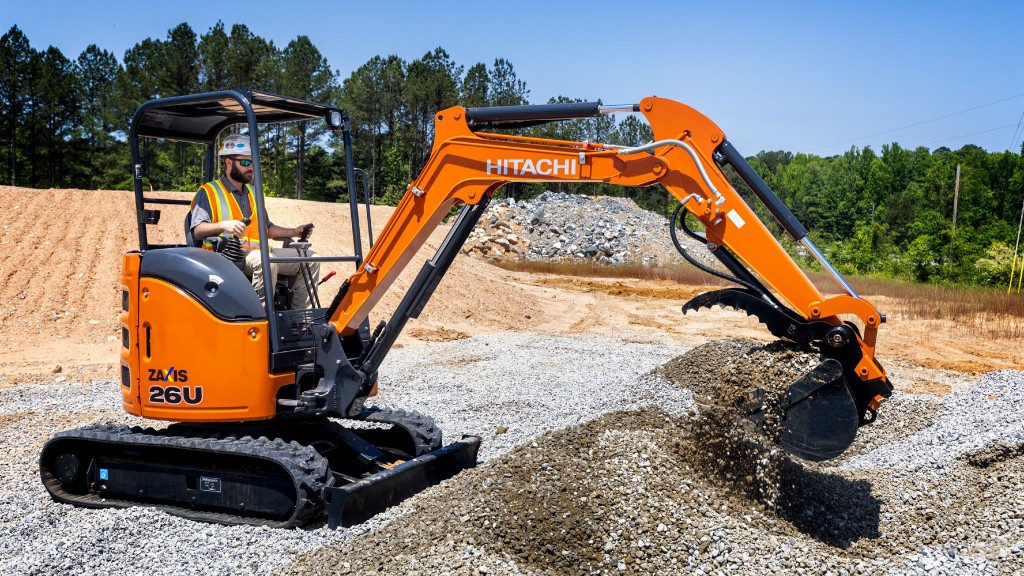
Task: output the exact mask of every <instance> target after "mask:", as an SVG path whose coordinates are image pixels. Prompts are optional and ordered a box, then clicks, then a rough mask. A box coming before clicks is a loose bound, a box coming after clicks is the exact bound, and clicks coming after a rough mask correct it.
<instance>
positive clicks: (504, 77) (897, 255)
mask: <svg viewBox="0 0 1024 576" xmlns="http://www.w3.org/2000/svg"><path fill="white" fill-rule="evenodd" d="M241 87H253V88H257V89H260V90H265V91H268V92H275V93H280V94H286V95H289V96H295V97H299V98H303V99H307V100H312V101H319V102H327V103H337V104H339V105H341V106H343V107H344V108H346V110H347V111H348V113H349V116H350V117H351V120H352V135H353V145H354V153H355V164H356V166H357V167H360V168H362V169H364V170H365V173H366V175H367V187H368V189H369V192H370V193H371V194H372V195H373V196H374V197H375V198H376V199H377V200H378V201H381V202H385V203H392V204H394V203H396V202H397V201H398V199H399V198H400V197H401V195H402V194H403V193H404V191H405V187H406V185H407V184H408V183H409V182H410V181H411V180H412V179H413V178H414V177H415V176H416V174H417V173H418V171H419V170H420V168H421V167H422V165H423V163H424V162H425V161H426V159H427V157H428V156H429V153H430V147H431V143H432V139H433V132H432V131H433V115H434V113H435V112H436V111H437V110H441V109H443V108H447V107H449V106H452V105H455V104H461V105H463V106H467V107H474V106H501V105H519V104H526V103H528V102H529V99H530V91H529V89H528V87H527V84H526V82H525V81H524V80H522V79H521V78H519V77H518V76H517V74H516V72H515V69H514V67H513V65H512V63H511V62H509V61H508V60H506V59H503V58H497V59H495V61H494V62H493V63H492V64H490V65H486V64H484V63H475V64H472V65H470V66H468V67H466V66H463V65H460V64H458V63H456V62H454V61H453V60H452V59H451V57H450V56H449V55H448V53H447V52H446V51H445V50H444V49H443V48H440V47H438V48H436V49H434V50H432V51H430V52H428V53H427V54H424V55H423V56H422V57H421V58H418V59H416V60H413V61H411V62H410V61H406V60H404V59H402V58H400V57H398V56H395V55H390V56H374V57H373V58H371V59H370V60H369V61H367V62H366V63H365V64H363V65H362V66H360V67H359V68H358V69H357V70H354V71H352V72H351V73H350V74H349V75H348V76H347V77H345V78H343V79H342V78H341V75H340V74H339V73H338V72H336V71H332V69H331V67H330V65H329V63H328V62H327V59H326V58H325V57H324V56H323V54H322V53H321V52H320V51H319V49H318V48H317V47H316V46H315V45H314V44H313V43H312V41H311V40H310V39H309V38H308V37H306V36H298V37H297V38H295V39H294V40H292V41H290V42H289V43H288V44H287V45H285V46H283V47H278V46H277V45H276V44H275V43H274V42H273V41H271V40H267V39H264V38H262V37H260V36H258V35H256V34H254V33H253V32H252V31H251V30H249V28H248V27H246V26H245V25H244V24H234V25H232V26H231V27H230V29H228V28H227V27H226V26H225V25H224V24H223V23H221V22H218V23H217V24H216V25H214V26H213V27H211V28H210V29H209V30H207V31H206V32H205V33H203V34H201V35H197V34H196V32H195V31H194V30H193V29H192V28H191V27H190V26H189V25H188V24H186V23H182V24H179V25H178V26H175V27H174V28H172V29H170V30H169V31H168V32H167V36H166V37H165V38H161V39H153V38H147V39H145V40H142V41H141V42H139V43H137V44H136V45H134V46H133V47H132V48H130V49H129V50H127V51H126V52H125V54H124V55H123V57H121V58H120V59H118V58H117V57H116V56H115V55H114V54H112V53H111V52H109V51H107V50H104V49H102V48H100V47H99V46H97V45H95V44H94V45H90V46H88V47H87V48H86V49H85V50H84V51H83V52H82V53H81V54H79V55H78V56H77V57H76V58H75V59H73V60H71V59H68V58H67V57H66V56H65V55H64V54H62V53H61V51H60V50H59V49H57V48H55V47H53V46H50V47H48V48H46V49H45V50H37V49H35V48H33V47H32V46H31V45H30V42H29V40H28V38H27V37H26V36H25V35H24V34H23V33H22V31H21V30H20V29H19V28H18V27H17V26H12V27H11V29H10V30H8V31H7V33H5V34H4V35H3V36H2V37H0V153H2V155H3V156H2V161H0V182H3V183H5V184H8V183H9V184H10V185H12V186H27V187H35V188H48V187H62V188H85V189H128V188H130V187H131V185H132V181H131V171H130V167H129V164H130V159H129V153H128V146H127V142H126V131H127V127H128V125H129V121H130V119H131V116H132V114H133V113H134V112H135V109H136V108H137V107H138V106H139V105H140V104H142V103H143V102H145V101H147V100H150V99H153V98H157V97H164V96H175V95H182V94H192V93H196V92H207V91H214V90H222V89H228V88H241ZM579 101H582V100H581V99H578V98H571V97H567V96H556V97H552V98H549V99H548V100H547V102H548V103H567V102H579ZM519 133H521V134H526V135H530V136H536V137H543V138H555V139H561V140H574V141H584V140H586V141H592V142H606V143H612V144H621V145H630V146H633V145H639V144H642V143H645V142H648V141H650V139H651V130H650V127H649V126H648V125H647V124H646V123H644V122H643V121H641V120H639V119H638V118H636V117H635V116H633V115H629V116H625V117H624V118H623V119H622V120H619V121H617V120H616V119H615V118H614V117H612V116H603V117H600V118H588V119H581V120H574V121H569V122H560V123H553V124H546V125H542V126H537V127H533V128H529V129H527V130H521V131H520V132H519ZM142 144H143V147H142V150H141V152H142V155H143V166H144V174H143V176H144V181H145V184H146V186H148V187H149V188H151V189H160V190H195V189H197V188H198V186H199V185H200V184H202V180H203V156H202V151H201V150H200V149H199V147H198V146H195V145H189V144H180V143H175V142H164V141H153V140H150V139H146V140H144V141H143V143H142ZM260 146H261V152H262V154H263V168H264V182H265V186H266V188H267V191H268V193H270V194H273V195H278V196H291V197H296V198H305V199H311V200H321V201H338V200H342V199H347V195H348V193H349V190H347V184H346V182H347V179H346V178H345V174H344V163H343V162H341V161H340V154H341V150H340V146H336V145H335V143H333V142H330V141H329V140H328V139H327V138H326V137H325V127H324V126H323V125H322V123H321V122H302V123H295V124H292V125H286V126H281V125H272V126H265V127H263V128H262V129H261V143H260ZM749 160H750V162H751V163H752V165H753V166H754V168H755V169H756V170H757V171H758V172H759V173H760V174H761V176H762V177H763V178H764V179H765V180H766V182H767V183H768V184H769V185H770V186H771V187H772V188H773V189H774V190H775V191H776V192H777V193H778V194H779V196H780V197H782V199H783V200H784V201H785V202H786V203H787V205H789V206H790V208H791V209H792V210H793V212H794V214H795V215H796V216H797V217H798V218H799V219H800V220H801V221H802V222H803V223H804V224H805V225H807V227H808V228H809V229H811V230H812V238H813V239H814V240H815V241H816V242H817V243H818V244H819V246H822V247H823V248H824V249H825V251H826V253H827V255H828V256H829V258H830V259H831V260H832V261H833V263H834V264H836V265H837V267H838V268H839V269H840V270H841V271H843V272H846V273H860V274H878V275H884V276H890V277H897V278H905V279H912V280H918V281H929V282H949V283H969V284H993V285H1003V286H1005V285H1006V283H1007V282H1008V281H1009V275H1010V269H1011V263H1012V259H1013V249H1014V245H1015V243H1016V235H1017V223H1018V221H1019V217H1020V213H1021V212H1020V210H1021V205H1022V202H1024V159H1022V154H1020V153H1013V152H998V153H988V152H986V151H984V150H982V149H981V148H978V147H977V146H971V145H968V146H965V147H963V148H961V149H959V150H955V151H954V150H949V149H947V148H938V149H936V150H929V149H927V148H924V147H919V148H917V149H915V150H907V149H904V148H901V147H900V146H899V145H898V144H896V143H893V144H890V145H885V146H883V147H882V149H881V153H876V152H875V151H873V150H872V149H871V148H870V147H865V148H862V149H859V148H856V147H853V148H851V149H850V150H848V151H847V152H845V153H844V154H841V155H837V156H833V157H827V158H823V157H818V156H814V155H807V154H795V155H794V154H792V153H790V152H785V151H763V152H761V153H759V154H757V155H756V156H755V157H752V158H749ZM958 166H959V167H960V178H959V191H958V194H957V193H956V192H955V188H956V180H957V178H956V172H957V167H958ZM730 179H731V180H733V181H734V184H737V188H738V189H740V188H741V185H739V183H738V179H737V178H735V175H732V174H730ZM551 187H553V188H554V189H556V190H560V191H563V192H569V193H587V194H602V195H615V196H624V195H625V196H629V197H631V198H634V199H635V200H636V201H637V203H638V204H640V205H641V206H643V207H645V208H647V209H651V210H654V211H658V212H661V213H663V214H667V213H668V212H669V211H670V210H671V209H672V207H673V205H672V201H671V199H670V198H668V197H667V195H666V194H665V193H664V192H663V191H661V190H660V189H657V188H652V189H640V190H636V189H621V188H619V187H615V186H610V185H599V184H573V183H561V184H550V185H545V184H514V185H508V186H506V187H505V188H504V189H503V190H504V192H503V193H505V194H508V195H512V196H515V197H519V198H530V197H533V196H535V195H537V194H539V193H541V192H543V191H544V190H545V189H547V188H551ZM954 196H958V198H957V200H956V206H957V210H956V216H955V220H954V210H953V205H954ZM751 204H752V205H754V206H755V209H757V210H759V211H760V212H759V213H760V215H761V217H762V219H763V220H764V221H765V222H767V223H770V225H771V226H773V227H774V226H775V225H774V223H772V218H771V216H770V215H769V214H767V212H765V211H764V210H762V209H760V208H758V206H759V203H758V202H757V201H756V200H755V201H752V202H751ZM787 246H788V247H789V248H790V249H791V252H792V254H793V255H794V256H795V257H797V258H798V259H809V257H807V256H806V255H804V254H803V253H802V252H801V251H800V247H799V246H797V245H793V244H792V243H787ZM808 265H809V266H813V263H811V262H809V261H808Z"/></svg>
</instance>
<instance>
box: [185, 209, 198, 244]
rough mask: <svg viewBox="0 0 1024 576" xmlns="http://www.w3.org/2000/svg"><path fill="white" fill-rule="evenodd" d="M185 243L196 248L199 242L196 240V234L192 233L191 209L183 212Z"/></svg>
mask: <svg viewBox="0 0 1024 576" xmlns="http://www.w3.org/2000/svg"><path fill="white" fill-rule="evenodd" d="M185 245H186V246H192V247H193V248H198V247H199V244H198V243H197V242H196V235H195V234H193V233H192V211H191V210H189V211H188V212H186V213H185Z"/></svg>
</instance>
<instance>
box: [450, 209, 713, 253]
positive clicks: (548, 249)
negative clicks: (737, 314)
mask: <svg viewBox="0 0 1024 576" xmlns="http://www.w3.org/2000/svg"><path fill="white" fill-rule="evenodd" d="M679 236H680V243H682V244H683V246H684V247H685V248H686V249H687V251H688V252H689V253H690V254H691V255H692V256H694V257H695V258H697V259H698V260H699V261H701V262H703V263H705V264H711V263H713V261H714V257H713V256H712V255H711V254H710V253H709V252H708V250H707V248H705V246H704V245H703V244H702V243H700V242H697V241H695V240H693V239H692V238H689V237H688V236H685V235H684V234H682V233H681V232H680V234H679ZM462 252H463V253H464V254H469V255H471V256H477V257H483V258H489V259H500V260H548V261H591V262H596V263H599V264H646V265H650V266H664V265H669V264H682V263H684V262H685V261H684V260H683V258H682V256H680V255H679V253H678V252H677V251H676V249H675V246H673V245H672V239H671V237H670V235H669V229H668V219H666V218H665V217H663V216H660V215H658V214H655V213H653V212H648V211H646V210H644V209H642V208H640V207H639V206H637V205H636V202H634V201H633V200H631V199H629V198H613V197H607V196H604V197H591V196H583V195H579V194H565V193H560V192H550V191H548V192H545V193H543V194H541V195H540V196H537V197H536V198H534V199H532V200H527V201H520V202H517V201H516V200H515V199H509V198H506V199H503V200H500V201H497V202H495V203H493V204H491V206H490V207H489V208H488V210H487V212H486V213H485V214H484V216H483V217H482V218H481V219H480V222H479V224H477V227H476V229H474V230H473V232H472V234H471V235H470V237H469V239H468V240H467V241H466V244H465V246H463V249H462Z"/></svg>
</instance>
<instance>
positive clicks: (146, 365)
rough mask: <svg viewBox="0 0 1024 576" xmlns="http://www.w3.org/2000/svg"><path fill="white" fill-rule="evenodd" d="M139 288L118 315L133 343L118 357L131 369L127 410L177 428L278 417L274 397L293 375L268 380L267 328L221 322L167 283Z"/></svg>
mask: <svg viewBox="0 0 1024 576" xmlns="http://www.w3.org/2000/svg"><path fill="white" fill-rule="evenodd" d="M133 256H134V259H135V260H136V261H137V260H138V255H137V254H136V255H131V254H129V255H127V256H126V257H125V262H126V265H125V268H126V274H125V279H126V281H131V280H133V278H132V277H131V275H130V274H129V273H128V272H129V271H130V270H129V260H131V259H132V257H133ZM134 269H135V270H136V271H137V269H138V264H137V263H136V264H134ZM136 274H137V272H136ZM137 286H138V288H137V289H136V290H129V293H130V294H131V298H132V302H131V303H130V310H129V312H128V313H127V314H122V318H123V319H125V320H127V322H126V323H127V325H128V326H129V330H130V333H131V335H132V337H131V342H130V348H129V349H128V350H122V353H121V357H122V363H125V364H127V365H128V366H129V367H130V369H131V387H130V388H124V387H122V396H123V404H124V408H125V410H127V411H128V412H130V413H132V414H135V415H138V416H143V417H145V418H154V419H158V420H173V421H177V422H190V421H194V422H232V421H243V420H260V419H268V418H273V417H274V416H275V415H276V413H277V406H276V398H277V392H278V390H279V389H280V388H281V387H282V386H285V385H288V384H292V383H294V381H295V375H294V373H287V374H270V368H269V354H268V346H267V342H266V338H267V334H268V332H267V323H266V321H258V322H225V321H223V320H221V319H219V318H217V317H216V316H214V315H213V314H211V313H210V312H209V311H208V310H207V309H206V308H205V307H204V306H202V305H201V304H200V303H199V302H198V301H196V299H195V298H193V297H192V296H190V295H189V294H188V293H186V292H185V291H183V290H181V289H180V288H178V287H176V286H174V285H172V284H170V283H168V282H166V281H164V280H160V279H156V278H141V279H138V284H137ZM136 310H137V312H136ZM133 324H134V326H133Z"/></svg>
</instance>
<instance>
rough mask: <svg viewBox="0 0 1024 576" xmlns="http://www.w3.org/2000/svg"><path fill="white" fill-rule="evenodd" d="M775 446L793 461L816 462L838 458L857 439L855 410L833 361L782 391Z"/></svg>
mask: <svg viewBox="0 0 1024 576" xmlns="http://www.w3.org/2000/svg"><path fill="white" fill-rule="evenodd" d="M780 401H781V408H782V409H783V411H784V413H785V419H784V421H783V423H782V431H781V435H780V436H779V444H780V445H781V446H782V447H783V449H785V450H786V451H787V452H789V453H790V454H792V455H794V456H796V457H797V458H802V459H804V460H810V461H812V462H820V461H822V460H829V459H831V458H835V457H836V456H839V455H840V454H842V453H843V452H845V451H846V449H847V448H849V446H850V444H852V443H853V439H854V437H855V436H856V435H857V427H858V425H859V423H858V417H857V406H856V404H855V403H854V401H853V396H851V395H850V390H849V389H848V388H847V386H846V379H845V378H843V367H842V365H841V364H840V363H839V362H838V361H836V360H833V359H828V360H825V361H824V362H822V363H821V364H818V365H817V366H816V367H815V368H814V369H813V370H811V371H810V372H808V373H807V374H805V375H803V376H801V377H800V378H798V379H797V380H795V381H793V383H792V384H790V386H789V388H787V389H786V391H785V393H784V395H783V397H782V398H780Z"/></svg>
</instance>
